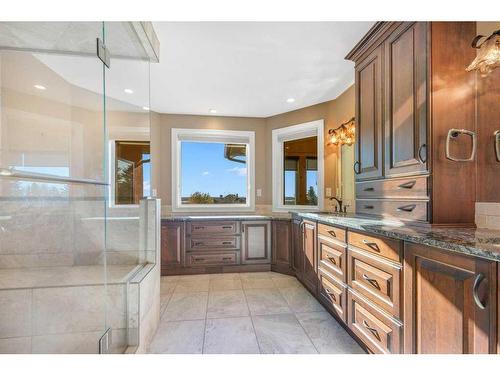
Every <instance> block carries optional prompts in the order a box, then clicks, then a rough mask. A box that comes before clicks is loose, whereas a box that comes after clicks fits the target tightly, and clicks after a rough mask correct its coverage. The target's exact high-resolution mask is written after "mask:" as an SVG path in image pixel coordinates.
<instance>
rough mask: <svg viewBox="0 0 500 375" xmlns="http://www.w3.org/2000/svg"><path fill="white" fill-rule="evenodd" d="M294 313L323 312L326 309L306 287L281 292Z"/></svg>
mask: <svg viewBox="0 0 500 375" xmlns="http://www.w3.org/2000/svg"><path fill="white" fill-rule="evenodd" d="M279 291H280V293H281V295H282V296H283V298H284V299H285V300H286V302H287V303H288V305H289V306H290V308H291V309H292V310H293V312H296V313H299V312H313V311H323V310H324V307H323V306H321V304H320V303H319V302H318V301H317V300H316V298H314V297H313V296H312V295H311V293H309V292H308V291H307V290H306V289H305V288H304V287H299V288H284V289H280V290H279Z"/></svg>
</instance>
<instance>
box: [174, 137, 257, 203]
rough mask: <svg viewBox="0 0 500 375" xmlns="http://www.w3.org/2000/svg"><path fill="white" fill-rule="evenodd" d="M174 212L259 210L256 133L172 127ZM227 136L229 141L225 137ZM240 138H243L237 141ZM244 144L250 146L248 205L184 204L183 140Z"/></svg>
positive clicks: (248, 154)
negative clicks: (257, 202) (257, 200)
mask: <svg viewBox="0 0 500 375" xmlns="http://www.w3.org/2000/svg"><path fill="white" fill-rule="evenodd" d="M171 134H172V140H171V144H172V150H171V155H172V173H171V175H172V211H173V212H206V211H208V212H210V211H211V212H234V210H235V209H237V210H239V211H245V212H246V211H255V132H254V131H240V130H216V129H179V128H172V133H171ZM224 139H226V140H224ZM235 139H239V140H241V141H239V142H238V141H236V142H235ZM182 141H188V142H197V141H198V142H211V143H244V144H246V145H247V156H246V158H247V196H246V203H245V204H233V203H228V204H182V196H181V191H182V189H181V183H182V180H181V142H182Z"/></svg>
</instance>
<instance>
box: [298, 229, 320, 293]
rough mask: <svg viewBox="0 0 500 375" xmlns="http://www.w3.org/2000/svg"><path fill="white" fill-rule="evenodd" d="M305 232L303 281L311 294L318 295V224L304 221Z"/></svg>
mask: <svg viewBox="0 0 500 375" xmlns="http://www.w3.org/2000/svg"><path fill="white" fill-rule="evenodd" d="M303 231H304V237H303V249H304V257H303V262H304V266H303V267H304V268H303V269H304V276H303V280H302V281H303V282H304V284H305V285H306V287H307V288H308V289H309V290H310V291H311V292H313V293H314V294H316V292H317V287H318V276H317V272H316V269H317V264H316V257H317V252H316V241H317V238H316V223H313V222H311V221H304V224H303Z"/></svg>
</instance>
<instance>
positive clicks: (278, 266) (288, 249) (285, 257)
mask: <svg viewBox="0 0 500 375" xmlns="http://www.w3.org/2000/svg"><path fill="white" fill-rule="evenodd" d="M271 253H272V259H271V270H273V271H277V272H282V273H286V274H293V269H292V223H291V222H290V221H289V220H274V221H273V222H272V251H271Z"/></svg>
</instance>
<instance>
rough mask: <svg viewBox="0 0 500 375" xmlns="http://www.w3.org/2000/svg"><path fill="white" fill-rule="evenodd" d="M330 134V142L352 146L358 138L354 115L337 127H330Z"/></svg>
mask: <svg viewBox="0 0 500 375" xmlns="http://www.w3.org/2000/svg"><path fill="white" fill-rule="evenodd" d="M328 134H329V135H330V143H329V144H331V145H340V146H343V145H346V146H352V144H353V143H354V142H355V140H356V129H355V124H354V117H353V118H351V119H350V120H349V121H347V122H345V123H343V124H342V125H340V126H339V127H338V128H336V129H330V130H329V131H328Z"/></svg>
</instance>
